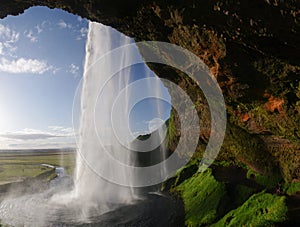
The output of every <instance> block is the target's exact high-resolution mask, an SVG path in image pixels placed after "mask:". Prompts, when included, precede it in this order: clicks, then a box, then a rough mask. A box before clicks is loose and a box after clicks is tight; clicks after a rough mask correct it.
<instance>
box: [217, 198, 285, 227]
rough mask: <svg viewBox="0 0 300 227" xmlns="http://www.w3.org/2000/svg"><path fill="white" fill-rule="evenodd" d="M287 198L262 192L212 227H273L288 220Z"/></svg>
mask: <svg viewBox="0 0 300 227" xmlns="http://www.w3.org/2000/svg"><path fill="white" fill-rule="evenodd" d="M286 212H287V207H286V205H285V197H284V196H277V195H272V194H269V193H265V192H261V193H258V194H255V195H253V196H251V197H250V198H249V200H247V201H246V202H245V203H244V204H243V205H242V206H240V207H238V208H237V209H235V210H232V211H231V212H229V213H228V214H227V215H225V216H224V217H223V218H222V219H221V220H220V221H218V222H217V223H216V224H214V225H212V226H271V225H272V224H274V223H278V222H283V221H284V220H286Z"/></svg>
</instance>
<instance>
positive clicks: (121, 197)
mask: <svg viewBox="0 0 300 227" xmlns="http://www.w3.org/2000/svg"><path fill="white" fill-rule="evenodd" d="M118 36H119V37H118ZM131 42H132V39H130V38H129V37H126V36H124V35H122V34H120V33H118V34H117V33H116V31H115V30H113V29H111V28H110V27H107V26H104V25H101V24H98V23H92V22H91V23H90V24H89V34H88V40H87V46H86V60H85V71H84V79H83V87H82V95H81V123H80V138H79V155H78V157H77V171H76V185H75V186H76V188H75V192H76V196H78V197H79V198H84V200H85V201H86V202H90V201H93V202H96V203H100V204H102V206H106V205H108V203H110V204H115V203H125V202H130V201H132V200H133V197H134V195H133V193H132V190H130V188H128V187H122V186H119V185H117V184H114V183H111V182H109V181H108V180H106V179H107V178H108V179H111V178H112V177H113V176H114V175H116V174H119V175H120V176H119V177H122V178H126V179H127V180H128V182H130V181H132V180H133V179H130V173H128V172H126V171H125V170H124V169H114V166H115V165H114V163H112V161H110V160H108V159H107V158H105V154H106V153H105V152H107V153H109V154H115V155H118V157H117V158H118V159H119V160H120V161H126V160H124V159H125V158H126V155H124V154H123V153H122V152H121V150H122V149H124V148H122V147H121V146H119V145H118V144H119V141H118V140H117V138H116V137H115V136H114V131H113V128H112V125H111V110H112V106H113V104H114V101H115V100H116V98H117V96H118V94H119V93H120V92H121V90H122V89H123V88H124V87H125V86H126V85H128V83H129V79H130V70H126V71H125V72H123V71H121V72H120V74H121V75H120V74H116V75H115V76H114V75H112V73H113V70H115V69H116V68H120V69H122V68H123V65H124V64H127V63H128V61H130V60H131V56H130V54H131V53H125V52H123V53H122V55H120V56H119V59H111V57H107V58H106V59H105V61H102V62H101V63H100V66H99V63H98V62H97V61H99V59H100V60H102V59H101V57H103V56H104V55H105V54H107V53H108V52H109V51H110V50H112V49H113V48H116V47H118V46H123V45H126V44H129V43H131ZM116 62H117V64H119V65H116ZM101 65H102V66H105V67H101ZM112 76H113V77H112ZM111 77H112V78H111ZM102 89H103V90H102ZM128 95H129V94H126V95H125V96H123V97H121V98H122V102H121V104H122V105H123V106H122V107H121V109H122V110H123V112H122V113H120V114H119V117H120V120H121V122H124V123H125V122H126V121H125V119H124V117H126V115H127V112H128V109H127V106H128V100H129V97H128ZM95 115H96V116H95ZM106 208H107V207H103V209H104V210H105V209H106Z"/></svg>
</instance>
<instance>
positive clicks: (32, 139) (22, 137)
mask: <svg viewBox="0 0 300 227" xmlns="http://www.w3.org/2000/svg"><path fill="white" fill-rule="evenodd" d="M48 128H49V130H45V131H42V130H37V129H30V128H25V129H23V130H19V131H15V132H7V133H3V134H0V142H1V143H0V149H8V148H21V149H28V148H29V149H33V148H65V147H75V145H76V143H75V136H74V132H73V128H69V127H62V126H49V127H48Z"/></svg>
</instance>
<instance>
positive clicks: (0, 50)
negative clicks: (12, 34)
mask: <svg viewBox="0 0 300 227" xmlns="http://www.w3.org/2000/svg"><path fill="white" fill-rule="evenodd" d="M3 49H4V46H3V43H1V42H0V55H4V50H3Z"/></svg>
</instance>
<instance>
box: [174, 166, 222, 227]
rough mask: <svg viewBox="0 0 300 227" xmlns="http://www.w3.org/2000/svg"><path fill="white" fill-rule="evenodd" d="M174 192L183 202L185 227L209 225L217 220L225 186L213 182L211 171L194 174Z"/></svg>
mask: <svg viewBox="0 0 300 227" xmlns="http://www.w3.org/2000/svg"><path fill="white" fill-rule="evenodd" d="M175 190H176V191H177V192H179V193H180V195H181V197H182V199H183V201H184V206H185V213H186V216H185V223H186V225H187V226H199V225H207V224H211V223H212V222H213V221H214V220H215V219H216V218H217V216H218V214H217V209H218V206H219V203H220V201H221V199H222V197H223V196H224V195H225V194H226V191H225V185H224V184H223V183H220V182H217V181H216V180H215V178H214V177H213V176H212V173H211V169H208V170H206V171H205V172H202V173H196V174H195V175H194V176H193V177H191V178H189V179H187V180H185V181H184V182H183V183H181V184H180V185H179V186H177V187H176V188H175Z"/></svg>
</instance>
